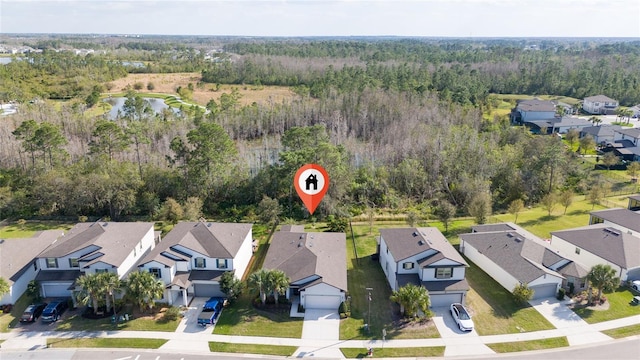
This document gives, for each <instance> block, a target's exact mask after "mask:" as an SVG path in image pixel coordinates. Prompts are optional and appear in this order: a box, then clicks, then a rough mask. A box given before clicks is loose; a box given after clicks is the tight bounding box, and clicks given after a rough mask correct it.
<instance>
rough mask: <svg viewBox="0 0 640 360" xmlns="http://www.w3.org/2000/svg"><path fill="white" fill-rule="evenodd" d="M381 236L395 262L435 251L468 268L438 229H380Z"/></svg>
mask: <svg viewBox="0 0 640 360" xmlns="http://www.w3.org/2000/svg"><path fill="white" fill-rule="evenodd" d="M380 235H381V236H382V238H383V239H384V241H385V243H386V244H387V247H388V248H389V251H390V252H391V254H392V255H393V259H394V260H395V261H401V260H404V259H407V258H409V257H411V256H414V255H418V254H421V253H423V252H425V251H427V250H431V249H433V250H436V251H438V252H440V253H441V254H442V256H443V258H447V259H449V260H452V261H455V262H457V263H460V264H462V265H467V266H468V264H467V262H466V261H465V260H464V258H462V256H461V255H460V254H459V253H458V251H456V249H455V248H454V247H453V246H451V244H450V243H449V241H448V240H447V238H445V237H444V235H442V233H441V232H440V231H439V230H438V229H437V228H434V227H420V228H393V229H380ZM422 260H424V259H422Z"/></svg>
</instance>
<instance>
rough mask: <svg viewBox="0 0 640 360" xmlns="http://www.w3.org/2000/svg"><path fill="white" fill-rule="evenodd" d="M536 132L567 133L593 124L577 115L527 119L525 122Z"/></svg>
mask: <svg viewBox="0 0 640 360" xmlns="http://www.w3.org/2000/svg"><path fill="white" fill-rule="evenodd" d="M523 124H524V125H525V126H526V127H528V128H530V129H531V132H532V133H534V134H566V133H567V132H568V131H569V130H571V129H576V130H578V131H580V130H582V129H584V128H587V127H590V126H592V124H591V123H590V122H589V121H588V120H585V119H582V118H579V117H575V116H563V117H561V118H560V117H554V118H551V119H543V120H527V121H525V122H524V123H523Z"/></svg>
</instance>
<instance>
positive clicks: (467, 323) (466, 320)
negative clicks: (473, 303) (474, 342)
mask: <svg viewBox="0 0 640 360" xmlns="http://www.w3.org/2000/svg"><path fill="white" fill-rule="evenodd" d="M450 311H451V316H453V320H455V322H456V324H458V327H459V328H460V330H462V331H471V330H473V320H471V315H469V312H468V311H467V309H466V308H465V307H464V306H463V305H462V304H460V303H453V304H451V309H450Z"/></svg>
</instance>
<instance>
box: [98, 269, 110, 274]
mask: <svg viewBox="0 0 640 360" xmlns="http://www.w3.org/2000/svg"><path fill="white" fill-rule="evenodd" d="M106 272H109V270H107V269H96V274H100V273H106Z"/></svg>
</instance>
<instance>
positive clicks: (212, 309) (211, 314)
mask: <svg viewBox="0 0 640 360" xmlns="http://www.w3.org/2000/svg"><path fill="white" fill-rule="evenodd" d="M222 305H224V299H223V298H219V297H212V298H210V299H209V300H207V301H206V302H205V303H204V305H202V309H201V310H200V313H199V314H198V325H202V326H207V325H213V324H215V322H216V320H217V319H218V316H220V312H222Z"/></svg>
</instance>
